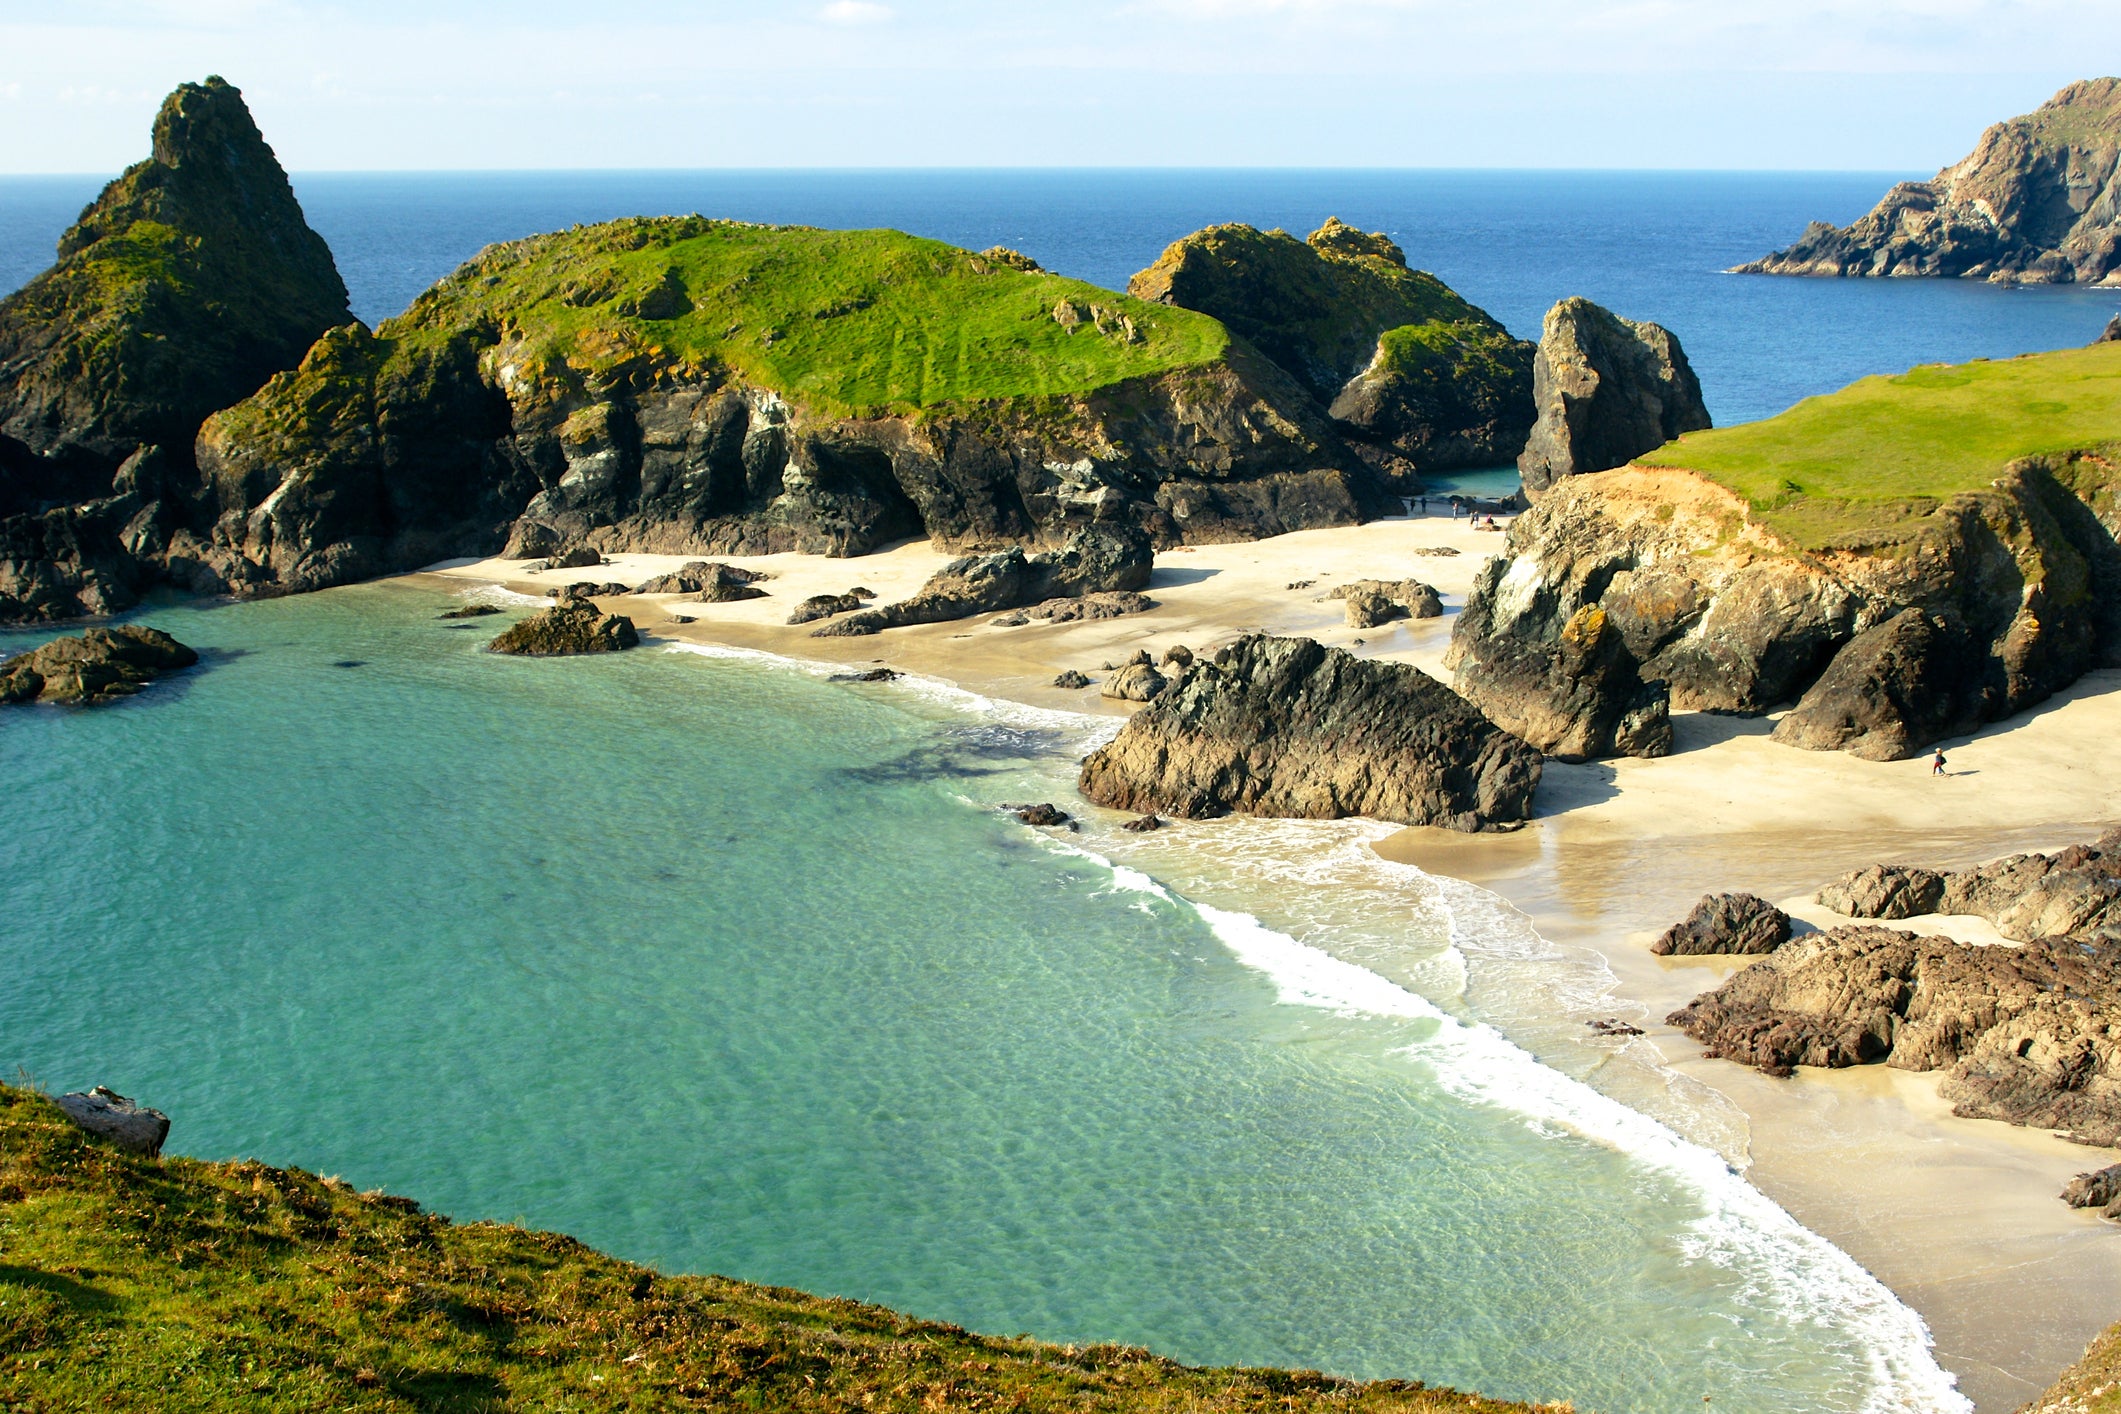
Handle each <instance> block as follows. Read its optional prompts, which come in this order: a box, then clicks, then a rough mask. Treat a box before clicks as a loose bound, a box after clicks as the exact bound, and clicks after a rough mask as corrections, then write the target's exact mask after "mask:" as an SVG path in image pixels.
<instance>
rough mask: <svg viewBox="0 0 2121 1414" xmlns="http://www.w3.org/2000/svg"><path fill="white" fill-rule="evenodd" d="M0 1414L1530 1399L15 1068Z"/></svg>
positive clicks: (1295, 1404) (1459, 1403) (0, 1099)
mask: <svg viewBox="0 0 2121 1414" xmlns="http://www.w3.org/2000/svg"><path fill="white" fill-rule="evenodd" d="M0 1409H6V1410H20V1411H36V1414H47V1411H50V1414H57V1411H74V1410H82V1411H87V1410H97V1411H104V1410H117V1411H128V1410H138V1411H150V1410H153V1411H160V1410H172V1409H186V1410H191V1409H198V1410H215V1411H222V1410H232V1411H319V1414H321V1411H327V1410H330V1411H337V1410H373V1411H386V1410H388V1411H411V1410H436V1411H445V1410H446V1411H458V1414H473V1412H474V1411H502V1410H555V1411H557V1410H574V1411H583V1414H604V1411H620V1410H626V1411H648V1410H665V1409H669V1410H680V1409H682V1410H699V1409H714V1410H732V1409H739V1410H740V1409H755V1410H794V1411H809V1410H820V1411H822V1410H844V1411H878V1414H882V1412H883V1411H907V1414H910V1412H911V1411H915V1410H937V1409H963V1410H974V1409H980V1410H1023V1411H1045V1410H1054V1411H1059V1410H1113V1411H1118V1410H1140V1411H1158V1414H1163V1412H1164V1411H1168V1414H1219V1411H1236V1410H1248V1411H1249V1410H1256V1411H1267V1410H1291V1411H1295V1410H1349V1411H1365V1412H1366V1414H1367V1412H1368V1411H1375V1412H1376V1414H1386V1411H1393V1412H1394V1414H1511V1411H1522V1410H1524V1409H1525V1406H1523V1405H1517V1404H1505V1403H1501V1402H1497V1401H1491V1400H1484V1399H1478V1398H1474V1397H1472V1396H1466V1395H1458V1394H1453V1393H1450V1392H1449V1391H1443V1390H1424V1389H1423V1388H1421V1387H1420V1386H1419V1385H1414V1384H1408V1383H1402V1382H1383V1383H1377V1384H1368V1385H1359V1384H1354V1383H1350V1382H1347V1381H1342V1380H1335V1379H1330V1378H1327V1377H1326V1376H1323V1375H1317V1374H1312V1373H1307V1372H1301V1371H1297V1372H1291V1371H1280V1370H1198V1369H1192V1368H1188V1367H1186V1366H1181V1365H1177V1364H1173V1363H1172V1362H1170V1361H1168V1360H1162V1359H1158V1358H1157V1357H1155V1356H1152V1355H1150V1354H1148V1353H1147V1352H1145V1351H1142V1350H1138V1349H1129V1348H1124V1347H1119V1346H1091V1347H1087V1348H1077V1347H1072V1346H1071V1347H1063V1346H1054V1345H1044V1344H1040V1343H1038V1342H1035V1341H1031V1340H999V1339H990V1338H987V1337H983V1336H977V1335H972V1334H969V1333H967V1332H966V1331H964V1330H961V1329H959V1328H958V1327H956V1326H947V1325H938V1324H933V1323H928V1322H922V1321H917V1320H912V1319H909V1318H907V1317H904V1316H900V1315H898V1314H896V1313H894V1312H891V1311H887V1310H884V1309H882V1308H880V1307H875V1306H863V1305H860V1304H857V1303H855V1302H852V1301H841V1300H823V1299H819V1298H816V1297H811V1296H805V1295H803V1294H802V1293H800V1292H794V1291H786V1290H780V1289H774V1288H767V1287H758V1286H750V1285H746V1284H744V1283H740V1282H732V1281H725V1280H722V1279H720V1278H717V1277H663V1276H659V1275H657V1274H655V1273H653V1272H651V1271H649V1270H648V1269H646V1268H643V1267H637V1266H633V1265H630V1264H628V1263H625V1262H620V1261H616V1260H614V1259H612V1258H609V1257H606V1256H603V1255H602V1254H600V1253H597V1252H594V1251H591V1250H590V1249H588V1248H586V1247H584V1246H582V1245H581V1244H580V1243H578V1242H575V1241H573V1240H572V1239H569V1238H566V1237H561V1236H557V1235H555V1234H552V1233H540V1232H530V1231H526V1230H524V1229H522V1228H518V1227H509V1226H503V1225H499V1224H494V1223H467V1224H464V1225H461V1226H459V1225H455V1224H452V1223H450V1222H449V1221H447V1220H446V1219H443V1218H439V1217H435V1216H432V1215H429V1214H424V1213H421V1212H420V1211H419V1208H418V1205H417V1204H414V1203H411V1202H408V1201H406V1200H404V1199H399V1198H391V1197H386V1196H384V1195H381V1194H365V1195H364V1194H359V1193H356V1192H354V1191H353V1190H352V1189H351V1188H349V1187H348V1186H347V1185H346V1184H343V1183H340V1182H337V1181H336V1180H333V1179H325V1178H318V1177H317V1176H316V1175H313V1174H307V1173H303V1172H302V1171H301V1170H299V1169H285V1170H283V1169H275V1168H268V1167H266V1166H265V1165H263V1164H257V1163H236V1164H209V1163H200V1162H197V1161H195V1160H191V1159H177V1158H172V1159H167V1160H163V1161H160V1162H157V1161H154V1160H149V1159H141V1158H135V1157H132V1156H129V1155H125V1154H121V1153H118V1152H117V1151H115V1150H113V1149H111V1148H109V1147H107V1146H105V1145H103V1144H101V1143H98V1142H95V1141H91V1140H89V1139H87V1138H85V1137H84V1136H83V1135H82V1134H81V1133H80V1132H79V1131H78V1130H76V1129H75V1128H74V1127H73V1126H72V1124H71V1123H70V1122H68V1121H67V1120H66V1119H65V1118H64V1116H63V1115H61V1113H60V1112H59V1110H58V1109H57V1108H56V1107H55V1106H53V1105H52V1104H51V1102H50V1101H49V1100H46V1099H45V1098H44V1097H42V1096H41V1095H38V1094H35V1093H34V1092H32V1091H29V1090H26V1089H20V1088H15V1087H4V1086H0Z"/></svg>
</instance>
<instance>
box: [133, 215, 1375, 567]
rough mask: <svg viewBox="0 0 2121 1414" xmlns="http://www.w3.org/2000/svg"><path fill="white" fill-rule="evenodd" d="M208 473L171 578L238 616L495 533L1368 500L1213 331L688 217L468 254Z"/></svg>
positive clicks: (312, 375) (535, 547)
mask: <svg viewBox="0 0 2121 1414" xmlns="http://www.w3.org/2000/svg"><path fill="white" fill-rule="evenodd" d="M791 267H796V268H797V269H800V270H801V272H802V273H800V274H796V273H792V272H791ZM769 282H771V283H769ZM806 282H808V283H809V285H810V286H811V287H806ZM1092 294H1099V295H1100V299H1099V300H1098V301H1095V302H1093V301H1092V300H1091V299H1090V298H1089V296H1090V295H1092ZM1104 300H1110V301H1111V303H1110V304H1109V305H1108V304H1106V303H1104V302H1103V301H1104ZM791 306H793V307H791ZM762 326H763V327H762ZM939 355H941V356H943V357H941V358H940V359H939V357H938V356H939ZM1071 385H1072V386H1071ZM198 458H199V464H200V467H201V469H202V472H203V473H204V474H205V475H206V477H207V478H208V480H209V482H210V484H211V486H212V488H213V490H214V493H215V496H216V504H217V506H218V509H219V515H218V519H217V520H216V521H215V523H214V524H213V526H212V530H211V534H210V536H209V537H202V538H201V540H200V541H199V543H190V542H184V543H176V544H173V553H176V554H178V555H180V556H183V557H188V558H190V559H192V560H195V561H197V562H199V563H201V564H204V565H206V566H208V567H210V569H211V571H212V572H213V573H214V574H216V575H218V576H219V577H220V578H221V579H223V580H225V581H226V582H227V583H228V584H229V585H231V586H233V587H236V588H239V589H250V590H253V591H257V590H264V589H280V590H287V589H306V588H314V587H317V586H319V585H322V584H328V583H336V582H340V581H343V580H345V579H349V578H355V577H359V576H360V575H364V574H374V573H380V572H386V571H389V570H393V569H402V568H407V567H410V566H412V565H417V564H420V563H424V562H426V561H429V560H432V559H435V558H438V557H440V556H442V555H448V554H472V553H492V552H494V551H497V550H499V549H501V548H502V544H503V542H504V540H505V541H506V542H508V544H509V545H510V546H511V547H512V548H513V549H514V550H515V551H517V552H519V553H523V554H542V553H546V552H548V551H550V550H552V549H554V548H557V547H558V546H560V545H562V544H571V543H577V542H580V543H586V544H588V545H590V546H592V547H594V548H597V549H601V550H609V551H615V550H621V549H636V550H651V551H658V552H667V553H701V554H708V553H723V554H730V553H754V554H756V553H770V552H775V551H783V550H803V551H809V552H813V553H823V554H835V555H849V554H860V553H863V552H866V551H868V550H872V549H875V548H877V547H878V546H880V545H883V544H886V543H888V542H890V541H893V540H896V539H900V538H903V537H905V536H908V535H918V534H923V533H925V534H927V535H928V536H929V537H930V538H931V539H933V540H934V541H935V542H936V543H938V544H940V545H943V546H947V547H951V548H963V549H980V548H987V547H992V546H998V545H1005V544H1016V543H1030V544H1034V545H1037V544H1058V543H1060V542H1061V541H1063V540H1065V539H1066V538H1067V537H1068V535H1069V534H1070V533H1071V532H1072V531H1074V530H1076V529H1079V528H1081V527H1083V526H1087V525H1091V524H1109V525H1113V526H1116V527H1123V528H1128V529H1131V530H1136V531H1140V532H1142V533H1144V534H1146V535H1148V536H1149V537H1150V538H1151V539H1153V540H1154V541H1156V542H1157V543H1161V544H1175V543H1180V542H1184V541H1214V540H1226V539H1238V538H1250V537H1253V536H1258V535H1266V534H1275V533H1279V532H1281V531H1285V530H1294V529H1300V528H1304V527H1308V526H1317V525H1327V524H1339V523H1346V522H1351V521H1355V520H1359V519H1362V518H1364V517H1365V516H1366V515H1368V514H1371V513H1373V511H1374V509H1375V508H1376V507H1377V505H1378V504H1379V503H1380V496H1381V491H1380V488H1379V487H1378V486H1377V484H1376V482H1375V480H1374V478H1372V477H1371V476H1370V475H1369V474H1368V473H1367V472H1366V471H1365V469H1364V468H1363V467H1362V465H1361V464H1360V463H1359V462H1358V461H1356V460H1355V459H1354V458H1352V457H1351V456H1349V455H1348V453H1347V451H1346V449H1345V448H1344V447H1343V446H1342V445H1341V443H1340V442H1339V440H1338V439H1337V438H1336V437H1335V436H1334V435H1333V433H1332V431H1331V429H1330V428H1329V427H1328V426H1326V424H1325V423H1324V421H1323V419H1322V418H1320V417H1319V416H1318V415H1317V414H1316V412H1315V411H1314V410H1312V409H1311V408H1310V407H1309V405H1308V404H1307V402H1306V400H1305V399H1304V397H1303V396H1302V394H1301V393H1300V391H1299V390H1297V389H1296V388H1295V387H1294V386H1293V385H1292V384H1291V383H1290V382H1289V380H1288V379H1287V377H1286V376H1285V375H1283V374H1281V373H1280V372H1279V371H1278V370H1277V369H1275V368H1274V367H1272V366H1271V365H1269V364H1267V363H1265V362H1264V361H1263V360H1261V359H1260V358H1258V356H1257V355H1255V354H1252V353H1251V352H1250V351H1249V350H1245V349H1242V348H1237V347H1233V346H1231V345H1230V344H1229V343H1228V340H1227V335H1225V334H1224V333H1223V331H1222V330H1221V329H1220V327H1219V326H1217V325H1215V324H1214V323H1213V322H1212V321H1209V320H1205V319H1201V318H1199V317H1198V316H1195V315H1190V314H1187V313H1185V312H1183V311H1158V310H1152V309H1150V308H1149V307H1147V306H1143V305H1139V304H1137V303H1135V302H1134V301H1131V300H1122V299H1121V298H1120V297H1117V296H1103V295H1102V294H1101V292H1096V291H1092V290H1091V289H1090V287H1088V286H1082V285H1079V284H1077V283H1076V282H1073V281H1066V280H1062V279H1060V278H1059V277H1055V276H1050V275H1045V274H1043V273H1041V272H1037V271H1027V270H1024V269H1022V268H1020V267H1018V266H1016V265H1014V264H1012V263H1009V262H1002V261H997V260H990V259H988V258H986V257H981V256H973V255H969V254H968V253H966V252H963V251H958V250H955V249H953V248H951V247H948V246H943V245H940V244H938V243H936V242H932V241H922V240H918V239H916V238H914V237H910V236H901V235H897V234H896V233H892V232H824V231H809V230H803V229H796V228H763V227H747V226H741V225H738V224H735V223H729V222H715V221H708V220H704V219H702V218H697V217H691V218H672V219H653V220H634V221H621V222H615V223H611V224H609V225H605V226H598V227H589V228H582V229H578V230H575V231H570V232H565V233H561V234H558V235H553V236H542V237H536V238H534V239H532V240H529V241H523V242H517V243H515V244H513V245H509V246H503V247H497V248H494V249H491V250H488V251H486V252H484V253H482V254H481V255H480V256H479V257H478V258H477V259H475V260H474V261H472V262H471V263H469V264H468V265H466V266H465V267H463V268H462V269H461V270H459V271H457V272H456V273H455V274H454V275H452V276H451V277H450V278H448V279H447V280H444V281H443V282H442V283H441V284H439V285H437V286H436V287H435V288H434V289H433V290H430V291H429V292H428V293H427V294H425V295H423V296H422V297H421V298H420V300H419V301H417V302H416V303H415V304H414V305H413V307H412V308H411V309H410V310H408V311H407V312H406V313H405V314H404V315H403V316H401V317H399V318H398V319H395V320H392V321H390V322H388V323H387V324H385V325H384V326H382V328H380V329H379V330H378V331H376V332H375V333H374V334H370V333H369V332H368V331H366V330H364V329H361V328H360V327H358V326H350V327H348V328H345V329H341V330H337V331H334V332H333V333H332V334H331V335H330V336H328V337H327V338H326V339H324V340H322V341H321V342H320V343H319V344H318V345H317V347H316V349H315V350H313V351H312V352H311V354H310V356H309V358H307V359H306V360H305V361H304V363H303V365H302V367H301V368H300V369H299V370H297V371H295V372H293V373H290V374H287V375H284V376H282V377H280V378H277V379H275V380H273V382H272V383H270V384H269V385H268V386H267V387H266V388H264V389H263V390H261V391H260V392H259V393H258V394H257V396H255V397H253V398H251V399H249V400H247V401H246V402H244V403H243V404H241V405H239V406H237V407H234V408H231V409H229V410H227V411H226V412H224V413H221V414H219V415H217V416H216V417H214V418H213V419H211V420H210V421H209V422H208V423H207V425H206V426H205V428H204V429H203V430H202V432H201V434H200V437H199V441H198Z"/></svg>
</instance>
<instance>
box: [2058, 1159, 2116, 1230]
mask: <svg viewBox="0 0 2121 1414" xmlns="http://www.w3.org/2000/svg"><path fill="white" fill-rule="evenodd" d="M2062 1201H2063V1202H2065V1203H2067V1204H2069V1205H2070V1206H2071V1207H2072V1208H2098V1209H2099V1210H2100V1213H2099V1216H2100V1217H2102V1218H2106V1219H2108V1220H2110V1221H2113V1222H2121V1164H2109V1165H2107V1166H2106V1167H2105V1168H2103V1169H2097V1170H2094V1171H2093V1172H2091V1173H2080V1174H2078V1175H2077V1176H2076V1177H2075V1178H2073V1179H2071V1180H2070V1181H2069V1182H2068V1183H2066V1184H2064V1185H2062Z"/></svg>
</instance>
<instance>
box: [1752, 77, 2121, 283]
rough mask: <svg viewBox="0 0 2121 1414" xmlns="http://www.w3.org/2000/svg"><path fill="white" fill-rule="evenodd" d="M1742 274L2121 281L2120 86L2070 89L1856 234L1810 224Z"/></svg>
mask: <svg viewBox="0 0 2121 1414" xmlns="http://www.w3.org/2000/svg"><path fill="white" fill-rule="evenodd" d="M1737 273H1739V274H1766V275H1943V276H1956V277H1960V278H1964V279H1989V280H1993V281H1997V282H1999V283H2018V282H2023V283H2028V284H2068V283H2071V282H2075V283H2078V284H2087V285H2088V284H2121V79H2112V78H2102V79H2088V80H2085V81H2084V82H2081V83H2074V84H2071V85H2070V86H2069V87H2068V88H2065V89H2063V90H2062V91H2061V92H2060V93H2058V94H2056V95H2055V96H2054V97H2053V98H2052V99H2050V100H2049V101H2048V102H2047V103H2046V104H2045V105H2043V106H2042V107H2040V108H2039V109H2037V110H2036V111H2034V112H2032V113H2028V114H2026V115H2025V116H2023V117H2019V118H2013V119H2011V120H2010V121H2008V122H2004V123H1998V124H1996V125H1995V126H1994V127H1992V128H1990V129H1989V130H1988V131H1987V132H1985V133H1983V134H1982V135H1981V141H1980V143H1979V144H1978V145H1977V146H1976V147H1975V148H1974V151H1973V152H1972V154H1970V155H1969V156H1968V157H1966V158H1965V159H1964V160H1963V161H1961V162H1958V163H1956V164H1954V165H1952V166H1950V167H1946V168H1945V169H1944V170H1943V171H1941V172H1939V173H1938V174H1937V175H1936V176H1935V177H1933V178H1931V179H1930V180H1929V181H1926V182H1902V183H1901V184H1900V185H1899V186H1896V187H1894V188H1893V189H1892V190H1891V191H1890V192H1887V193H1886V195H1885V198H1884V200H1882V201H1880V202H1879V203H1878V205H1877V206H1876V207H1874V208H1872V210H1871V212H1870V214H1869V215H1867V216H1865V217H1863V219H1861V220H1860V221H1858V222H1856V224H1854V225H1853V226H1848V227H1840V228H1837V227H1834V226H1830V225H1828V224H1827V223H1825V222H1823V221H1820V222H1814V223H1813V224H1812V225H1811V226H1810V227H1809V228H1808V229H1807V230H1806V231H1805V233H1804V236H1803V237H1802V239H1800V240H1799V241H1798V242H1797V244H1795V245H1793V246H1791V247H1790V248H1789V249H1787V250H1779V251H1776V252H1775V253H1774V254H1772V255H1769V256H1766V257H1764V258H1762V259H1760V260H1756V261H1753V262H1751V263H1750V264H1747V265H1741V266H1739V267H1737Z"/></svg>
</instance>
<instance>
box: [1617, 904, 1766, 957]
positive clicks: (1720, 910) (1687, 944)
mask: <svg viewBox="0 0 2121 1414" xmlns="http://www.w3.org/2000/svg"><path fill="white" fill-rule="evenodd" d="M1789 940H1790V916H1789V915H1788V914H1787V913H1784V912H1783V911H1782V910H1781V909H1779V908H1777V907H1775V905H1773V904H1771V903H1769V902H1768V901H1767V900H1766V899H1764V898H1758V897H1755V896H1754V895H1752V894H1744V893H1734V894H1703V895H1702V898H1701V902H1700V903H1697V904H1695V905H1694V911H1693V912H1692V913H1690V914H1688V915H1687V917H1686V921H1685V922H1682V923H1675V924H1673V925H1672V926H1671V927H1670V928H1667V929H1666V930H1665V931H1664V933H1663V934H1662V935H1661V936H1659V937H1658V939H1657V941H1655V942H1653V943H1651V944H1650V951H1651V952H1653V953H1656V954H1657V955H1658V956H1659V957H1702V956H1710V955H1715V954H1727V953H1769V952H1773V951H1774V950H1775V949H1777V948H1779V947H1781V946H1782V945H1783V944H1784V943H1786V942H1788V941H1789Z"/></svg>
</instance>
